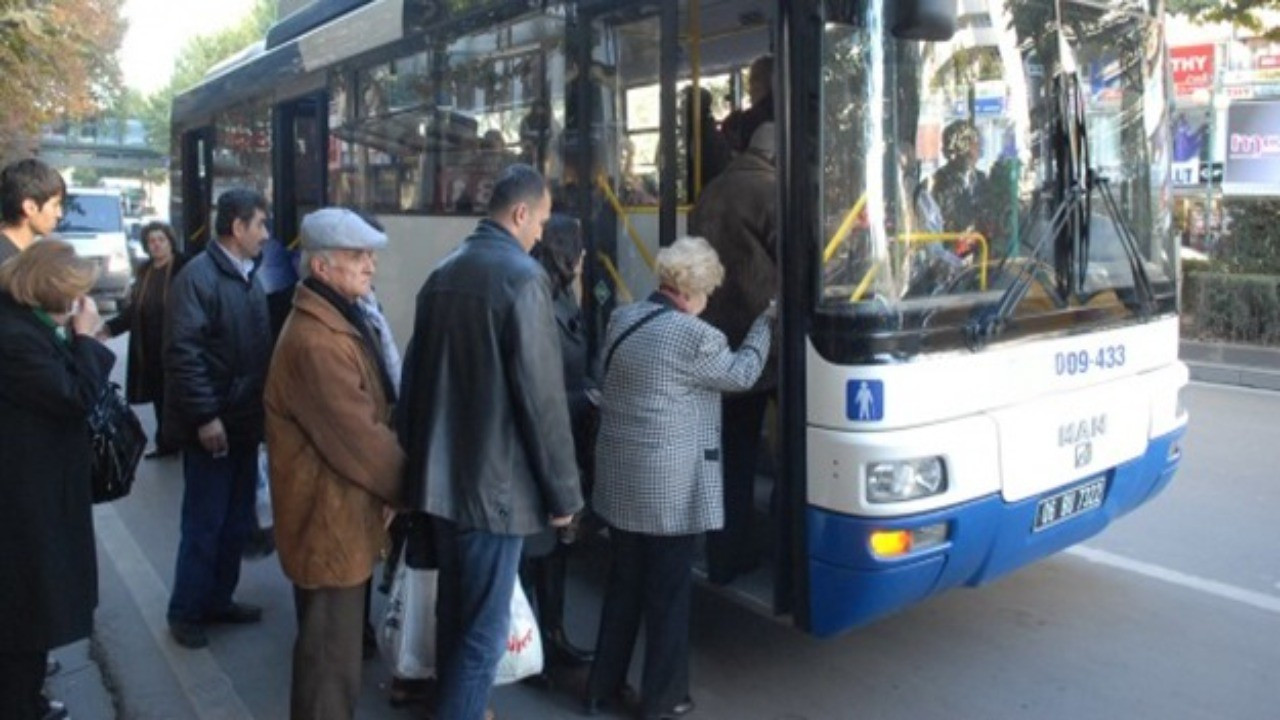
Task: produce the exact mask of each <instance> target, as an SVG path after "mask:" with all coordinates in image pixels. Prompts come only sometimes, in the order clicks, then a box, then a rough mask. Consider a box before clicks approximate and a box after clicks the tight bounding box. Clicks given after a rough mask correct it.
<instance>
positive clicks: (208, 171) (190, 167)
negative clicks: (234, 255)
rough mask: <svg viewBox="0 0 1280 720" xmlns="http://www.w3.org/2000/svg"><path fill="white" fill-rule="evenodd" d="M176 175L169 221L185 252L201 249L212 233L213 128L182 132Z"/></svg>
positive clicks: (190, 252) (190, 253) (194, 251)
mask: <svg viewBox="0 0 1280 720" xmlns="http://www.w3.org/2000/svg"><path fill="white" fill-rule="evenodd" d="M180 142H181V143H182V148H181V152H182V155H181V158H182V166H181V168H180V170H179V173H180V175H181V176H180V177H179V178H173V179H174V180H177V182H176V183H175V185H177V186H178V187H179V188H180V191H179V193H176V194H175V197H176V198H178V201H177V202H173V203H171V205H172V206H173V209H172V210H171V212H170V215H171V220H172V221H173V223H174V226H175V228H176V229H178V230H179V231H180V232H181V238H180V243H181V245H182V250H183V252H185V253H186V254H187V255H192V254H194V253H197V252H200V251H201V250H203V249H204V246H205V244H206V243H208V241H209V238H210V237H212V233H213V128H212V127H202V128H197V129H195V130H189V131H187V132H185V133H183V134H182V138H181V140H180Z"/></svg>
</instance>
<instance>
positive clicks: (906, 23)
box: [885, 0, 956, 40]
mask: <svg viewBox="0 0 1280 720" xmlns="http://www.w3.org/2000/svg"><path fill="white" fill-rule="evenodd" d="M885 7H892V8H893V24H892V25H891V26H890V27H891V28H892V32H893V36H894V37H896V38H898V39H899V40H950V39H951V38H952V36H954V35H955V34H956V0H898V1H897V2H895V3H885Z"/></svg>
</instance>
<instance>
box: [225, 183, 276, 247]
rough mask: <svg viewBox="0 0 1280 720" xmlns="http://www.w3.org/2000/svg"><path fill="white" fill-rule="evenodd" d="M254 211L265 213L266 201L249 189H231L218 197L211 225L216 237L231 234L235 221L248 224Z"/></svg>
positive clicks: (260, 194)
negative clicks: (214, 217)
mask: <svg viewBox="0 0 1280 720" xmlns="http://www.w3.org/2000/svg"><path fill="white" fill-rule="evenodd" d="M255 210H261V211H262V212H263V213H264V214H265V213H266V212H267V199H266V198H264V197H263V196H262V193H260V192H258V191H257V190H251V189H249V188H232V189H230V190H228V191H226V192H224V193H222V194H221V195H219V196H218V215H217V218H216V220H215V221H214V224H213V229H214V232H216V233H217V234H218V237H226V236H228V235H230V234H231V227H232V225H233V224H234V223H235V221H236V220H239V221H240V222H242V223H249V222H251V221H252V220H253V213H254V211H255Z"/></svg>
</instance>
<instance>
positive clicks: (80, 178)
mask: <svg viewBox="0 0 1280 720" xmlns="http://www.w3.org/2000/svg"><path fill="white" fill-rule="evenodd" d="M101 183H102V176H101V174H100V173H99V172H98V170H97V169H96V168H91V167H77V168H75V169H74V170H72V171H71V184H72V185H74V186H76V187H85V188H93V187H98V185H100V184H101Z"/></svg>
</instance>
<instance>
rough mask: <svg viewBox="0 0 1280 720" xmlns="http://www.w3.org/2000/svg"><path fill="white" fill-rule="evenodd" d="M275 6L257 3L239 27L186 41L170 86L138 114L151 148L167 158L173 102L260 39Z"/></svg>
mask: <svg viewBox="0 0 1280 720" xmlns="http://www.w3.org/2000/svg"><path fill="white" fill-rule="evenodd" d="M278 4H279V0H257V3H256V4H255V5H254V7H253V10H252V11H250V12H249V14H248V15H246V16H245V17H244V18H243V19H241V21H240V22H239V23H236V24H235V25H232V26H231V27H229V28H227V29H225V30H221V31H219V32H216V33H211V34H209V35H201V36H198V37H195V38H192V39H191V40H189V41H187V44H186V45H185V46H184V47H183V48H182V50H181V51H179V53H178V57H177V58H176V59H175V60H174V65H173V76H172V77H171V78H170V79H169V83H168V84H167V85H165V86H164V87H163V88H161V89H159V90H157V91H156V92H155V93H153V94H152V95H151V96H150V97H148V98H146V99H145V102H144V105H143V108H142V111H141V113H139V115H140V116H141V117H142V122H143V124H144V125H145V126H146V128H147V140H148V142H149V143H150V144H151V147H153V148H155V150H156V151H158V152H161V153H164V154H166V155H168V154H169V152H170V147H169V111H170V108H171V107H172V106H173V98H174V97H175V96H176V95H178V94H179V93H181V92H182V91H184V90H186V89H187V88H190V87H192V86H194V85H196V84H198V83H199V82H200V80H201V79H202V78H204V76H205V73H207V72H209V68H212V67H213V66H214V65H217V64H218V63H219V62H222V61H223V60H225V59H227V58H228V57H230V56H232V55H234V54H235V53H237V52H240V51H241V50H243V49H245V48H246V47H248V46H250V45H252V44H253V43H255V42H257V41H259V40H261V39H263V38H264V37H265V36H266V34H267V30H268V29H269V28H270V27H271V24H272V23H273V22H275V19H276V12H277V7H278Z"/></svg>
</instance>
